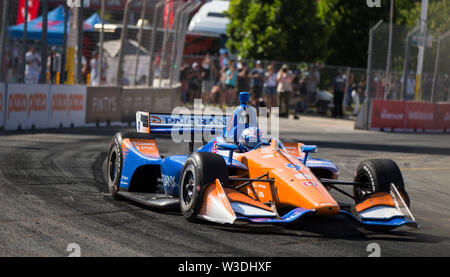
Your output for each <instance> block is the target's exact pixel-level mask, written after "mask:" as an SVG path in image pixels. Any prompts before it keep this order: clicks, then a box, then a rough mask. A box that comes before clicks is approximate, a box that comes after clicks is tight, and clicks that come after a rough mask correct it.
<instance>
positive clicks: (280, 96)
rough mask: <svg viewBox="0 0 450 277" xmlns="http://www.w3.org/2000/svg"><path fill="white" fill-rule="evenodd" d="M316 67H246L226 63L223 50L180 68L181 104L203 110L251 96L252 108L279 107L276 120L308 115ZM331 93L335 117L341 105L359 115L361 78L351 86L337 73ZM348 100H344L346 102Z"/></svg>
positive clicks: (230, 60)
mask: <svg viewBox="0 0 450 277" xmlns="http://www.w3.org/2000/svg"><path fill="white" fill-rule="evenodd" d="M322 68H323V65H322V64H320V63H316V64H311V65H309V66H307V67H306V68H304V69H303V70H299V69H298V68H297V66H296V65H288V64H282V65H281V66H280V65H279V64H276V63H272V62H270V63H265V64H263V62H261V61H259V60H257V61H253V62H252V63H247V62H245V61H242V60H235V59H233V58H231V57H230V56H229V54H228V52H227V51H226V50H221V52H220V56H215V57H211V56H210V55H206V56H205V57H204V58H203V60H201V61H199V60H198V61H195V60H194V61H193V62H192V63H188V61H187V60H186V61H185V62H184V63H183V64H182V66H181V77H180V81H181V83H182V85H183V92H184V93H183V99H182V101H183V102H184V103H185V104H192V103H193V100H194V99H198V98H201V99H202V101H203V103H204V104H207V105H218V106H221V107H226V106H233V105H236V104H238V103H237V102H238V95H239V93H240V92H242V91H248V92H250V93H251V96H252V104H253V105H254V106H256V107H261V106H263V107H267V108H268V109H269V110H270V109H271V108H272V107H279V113H280V116H289V114H293V115H294V116H295V117H298V116H299V115H300V114H301V113H304V112H307V111H311V110H312V108H313V107H314V106H315V102H316V93H317V90H318V89H319V85H320V83H321V79H320V78H321V76H320V70H321V69H322ZM347 87H348V88H349V93H350V95H349V98H348V99H350V100H349V102H348V104H346V103H343V100H344V96H345V92H344V90H346V89H347ZM330 88H331V89H332V90H333V93H334V96H335V97H334V102H335V103H334V110H333V111H332V112H333V115H334V116H335V117H343V115H344V112H343V110H344V108H345V107H343V105H347V106H348V107H350V106H352V105H353V106H354V110H353V114H354V115H356V114H357V113H358V112H359V107H360V98H361V97H360V96H361V94H362V92H363V91H364V89H365V82H364V79H363V78H362V79H361V80H359V82H355V80H354V78H353V79H352V80H350V82H348V81H347V77H345V76H344V75H343V74H342V71H339V70H338V73H337V74H336V75H335V76H333V80H332V84H331V87H330ZM345 99H347V98H345Z"/></svg>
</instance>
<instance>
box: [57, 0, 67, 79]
mask: <svg viewBox="0 0 450 277" xmlns="http://www.w3.org/2000/svg"><path fill="white" fill-rule="evenodd" d="M68 21H69V7H67V5H64V36H63V54H62V57H61V69H60V70H61V73H60V81H59V83H60V84H64V83H65V80H66V59H67V38H68V29H67V23H68Z"/></svg>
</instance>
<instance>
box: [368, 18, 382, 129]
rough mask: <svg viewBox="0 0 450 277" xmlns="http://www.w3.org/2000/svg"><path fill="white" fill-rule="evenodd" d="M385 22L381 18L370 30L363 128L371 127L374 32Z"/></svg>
mask: <svg viewBox="0 0 450 277" xmlns="http://www.w3.org/2000/svg"><path fill="white" fill-rule="evenodd" d="M381 23H383V20H380V21H378V22H377V24H375V26H373V27H372V28H371V29H370V31H369V52H368V54H367V76H366V93H365V94H366V96H365V99H364V102H365V105H366V109H365V112H364V117H363V128H364V129H368V128H369V112H370V77H371V74H372V72H371V71H372V54H373V53H372V52H373V33H374V31H375V30H376V29H377V28H378V27H379V26H380V25H381Z"/></svg>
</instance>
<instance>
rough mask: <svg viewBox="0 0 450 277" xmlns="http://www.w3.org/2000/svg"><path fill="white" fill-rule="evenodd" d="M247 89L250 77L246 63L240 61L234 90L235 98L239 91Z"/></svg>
mask: <svg viewBox="0 0 450 277" xmlns="http://www.w3.org/2000/svg"><path fill="white" fill-rule="evenodd" d="M249 90H250V79H249V72H248V66H247V64H246V63H241V68H240V69H239V73H238V77H237V80H236V92H237V96H236V99H238V98H239V93H241V92H243V91H247V92H248V91H249Z"/></svg>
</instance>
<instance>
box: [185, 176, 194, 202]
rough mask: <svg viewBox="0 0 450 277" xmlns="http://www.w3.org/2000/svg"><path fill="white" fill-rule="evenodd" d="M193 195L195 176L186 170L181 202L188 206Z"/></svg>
mask: <svg viewBox="0 0 450 277" xmlns="http://www.w3.org/2000/svg"><path fill="white" fill-rule="evenodd" d="M194 194H195V176H194V174H193V173H192V171H191V170H189V169H187V170H186V173H185V175H184V178H183V195H182V196H183V202H184V204H185V205H190V204H191V203H192V200H193V199H194V197H195V196H194Z"/></svg>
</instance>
